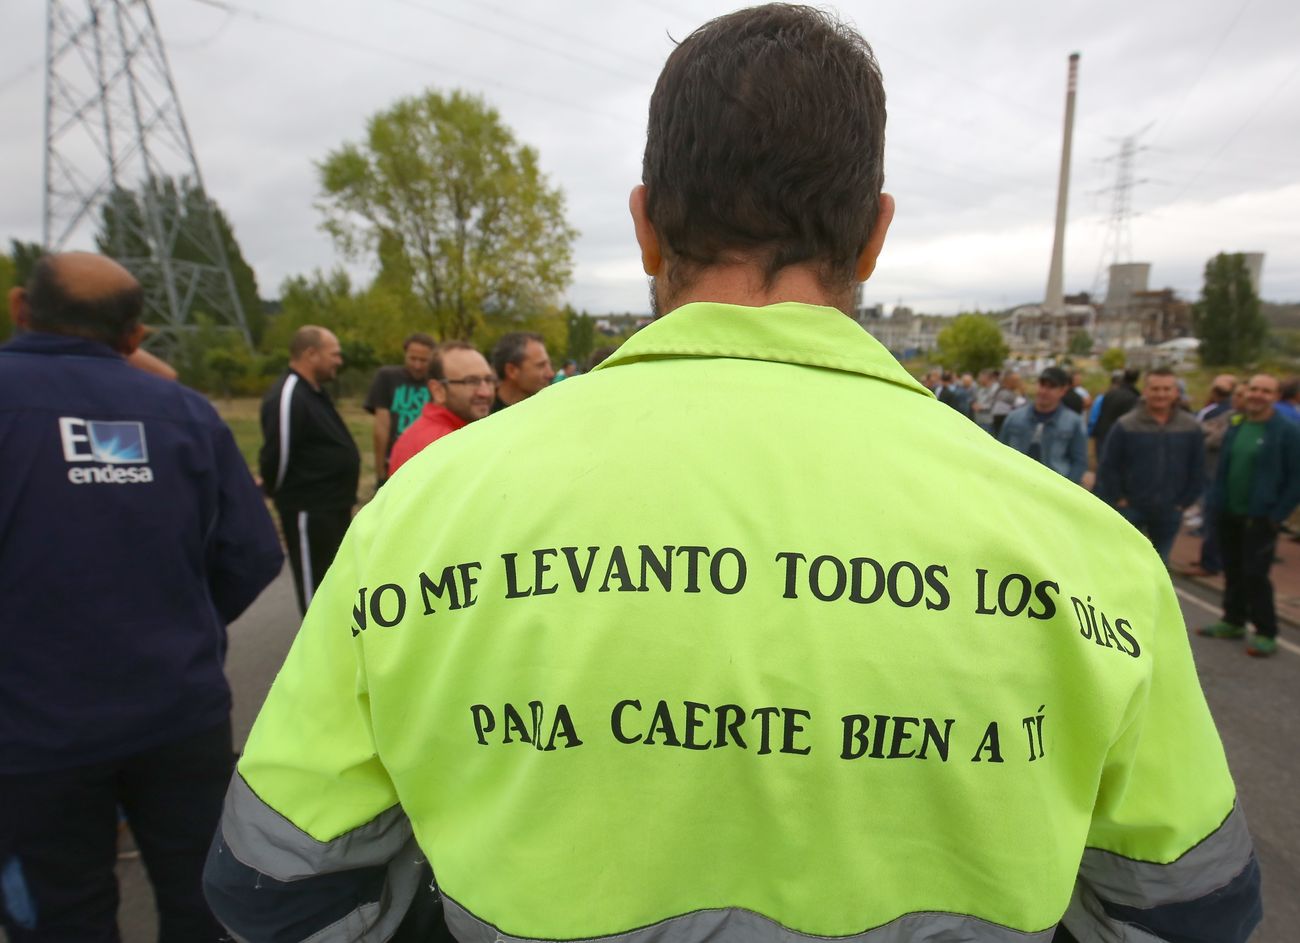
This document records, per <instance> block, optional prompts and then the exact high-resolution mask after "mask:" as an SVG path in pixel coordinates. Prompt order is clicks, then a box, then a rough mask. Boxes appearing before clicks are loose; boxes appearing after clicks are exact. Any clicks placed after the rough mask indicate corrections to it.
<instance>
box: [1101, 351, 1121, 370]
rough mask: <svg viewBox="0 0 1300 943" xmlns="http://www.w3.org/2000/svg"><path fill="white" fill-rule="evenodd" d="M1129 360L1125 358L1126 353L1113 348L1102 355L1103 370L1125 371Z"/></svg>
mask: <svg viewBox="0 0 1300 943" xmlns="http://www.w3.org/2000/svg"><path fill="white" fill-rule="evenodd" d="M1127 362H1128V359H1127V358H1126V357H1125V356H1124V351H1122V350H1120V349H1119V348H1118V347H1111V348H1110V349H1108V350H1107V351H1106V352H1105V353H1104V354H1102V355H1101V368H1102V369H1103V370H1110V371H1115V370H1123V369H1124V365H1125V364H1126V363H1127Z"/></svg>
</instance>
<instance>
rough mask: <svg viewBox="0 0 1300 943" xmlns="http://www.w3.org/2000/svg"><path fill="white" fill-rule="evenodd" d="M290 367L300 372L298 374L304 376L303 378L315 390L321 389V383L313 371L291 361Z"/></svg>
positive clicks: (295, 371)
mask: <svg viewBox="0 0 1300 943" xmlns="http://www.w3.org/2000/svg"><path fill="white" fill-rule="evenodd" d="M289 369H290V370H292V371H293V372H294V373H296V374H298V376H300V377H302V379H303V380H304V381H305V382H306V384H307V385H308V386H310V387H311V388H312V389H313V390H319V389H320V384H319V383H317V382H316V380H315V378H314V377H312V375H311V373H310V372H308V371H307V370H304V369H303V368H302V366H301V365H300V364H295V363H290V364H289Z"/></svg>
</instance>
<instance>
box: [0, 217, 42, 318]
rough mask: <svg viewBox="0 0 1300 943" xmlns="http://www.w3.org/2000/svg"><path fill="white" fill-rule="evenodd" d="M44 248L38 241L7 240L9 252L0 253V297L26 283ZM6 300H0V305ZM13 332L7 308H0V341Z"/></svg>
mask: <svg viewBox="0 0 1300 943" xmlns="http://www.w3.org/2000/svg"><path fill="white" fill-rule="evenodd" d="M43 252H44V250H43V249H42V248H41V246H40V243H36V242H22V241H20V240H18V239H10V240H9V254H8V255H5V254H4V253H0V298H3V297H4V296H7V295H8V294H9V289H10V288H13V287H15V286H18V285H26V284H27V280H28V279H29V278H30V277H31V274H32V267H33V266H34V265H35V264H36V260H37V259H39V258H40V257H41V255H42V253H43ZM4 304H6V302H4V301H0V307H2V306H3V305H4ZM12 334H13V322H12V321H11V320H10V318H9V312H8V310H7V309H6V310H0V343H4V342H5V341H7V340H8V339H9V337H10V335H12Z"/></svg>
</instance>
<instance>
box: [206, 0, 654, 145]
mask: <svg viewBox="0 0 1300 943" xmlns="http://www.w3.org/2000/svg"><path fill="white" fill-rule="evenodd" d="M195 2H196V3H202V4H204V5H205V6H210V7H213V8H215V9H218V10H227V11H229V12H231V13H233V14H235V15H237V16H242V17H244V18H246V19H250V20H254V21H256V22H259V23H264V24H266V25H268V26H274V27H276V28H278V29H283V30H286V31H288V32H292V33H298V34H299V35H303V36H311V37H314V38H316V39H323V40H325V41H327V42H331V43H335V44H337V45H340V46H345V47H347V48H349V49H355V50H357V51H360V52H365V53H369V54H370V55H374V56H382V57H383V58H385V59H389V60H393V59H396V60H398V61H400V62H406V63H409V64H411V65H417V66H420V67H422V68H426V69H430V70H433V71H435V72H444V73H447V74H449V75H455V76H459V77H460V78H461V79H468V80H469V81H470V82H473V83H477V84H479V85H483V86H489V87H494V88H498V89H501V90H503V91H508V92H513V93H515V94H516V95H523V96H525V97H527V98H534V99H537V100H538V101H544V102H547V103H548V104H552V105H558V106H560V107H561V108H567V109H570V110H573V111H579V112H582V113H584V114H588V115H594V116H596V117H598V118H603V119H605V120H607V121H615V122H618V123H635V124H640V121H639V119H637V118H635V117H634V116H632V115H617V114H614V113H612V112H607V111H601V110H599V109H596V108H590V107H588V106H586V105H582V104H579V103H577V102H575V101H573V100H571V99H566V98H555V97H553V96H550V95H544V94H542V93H540V92H537V91H535V90H533V89H528V88H522V87H520V86H517V85H511V84H509V83H507V82H502V81H499V80H497V79H494V78H487V77H485V76H481V75H475V74H473V73H469V72H465V71H463V70H461V69H453V68H449V67H448V66H446V65H444V64H442V63H440V62H435V61H433V60H430V59H424V58H421V57H419V56H413V55H411V54H409V53H405V52H401V51H399V50H396V49H392V48H389V47H385V46H379V45H376V44H374V43H370V42H365V41H363V40H359V39H356V38H354V37H352V36H344V35H341V34H339V33H333V32H330V31H329V30H323V29H321V28H319V27H316V26H311V25H308V24H305V23H297V22H294V21H292V20H286V19H283V18H281V17H278V16H273V15H272V14H269V13H263V12H261V11H260V10H250V9H248V8H246V7H242V6H239V5H237V4H234V3H231V2H229V0H195Z"/></svg>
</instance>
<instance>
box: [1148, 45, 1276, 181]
mask: <svg viewBox="0 0 1300 943" xmlns="http://www.w3.org/2000/svg"><path fill="white" fill-rule="evenodd" d="M1297 75H1300V63H1297V64H1296V66H1295V68H1293V69H1292V70H1291V71H1290V72H1288V73H1287V75H1286V77H1285V78H1284V79H1282V81H1281V82H1279V83H1278V84H1277V85H1275V86H1273V90H1272V91H1271V92H1269V93H1268V94H1267V95H1265V96H1264V98H1263V99H1262V100H1261V101H1260V103H1259V105H1258V106H1257V107H1256V108H1255V110H1254V111H1252V112H1251V113H1250V117H1248V118H1247V119H1246V120H1245V121H1243V122H1242V123H1241V124H1240V125H1238V126H1237V129H1236V130H1235V131H1233V132H1232V133H1231V134H1229V135H1228V138H1227V140H1225V141H1224V142H1223V143H1222V144H1220V145H1219V147H1218V150H1216V151H1215V152H1214V153H1213V154H1211V155H1210V156H1209V157H1208V158H1206V160H1205V162H1204V163H1203V164H1201V167H1200V169H1199V170H1197V171H1196V173H1194V174H1192V178H1191V179H1190V180H1188V181H1187V183H1186V184H1185V185H1184V186H1183V188H1182V189H1181V190H1179V191H1178V195H1177V196H1176V197H1174V198H1173V199H1172V200H1170V201H1169V202H1170V203H1177V202H1178V201H1179V200H1181V199H1182V198H1183V197H1184V196H1185V195H1186V194H1187V191H1188V190H1190V189H1191V188H1192V185H1193V184H1195V183H1196V181H1198V180H1199V179H1201V174H1202V173H1204V172H1205V170H1206V168H1208V167H1209V166H1210V164H1212V163H1214V161H1215V160H1216V159H1217V158H1218V156H1219V155H1220V154H1222V153H1223V152H1224V151H1226V150H1227V149H1228V148H1229V147H1230V146H1231V145H1232V142H1233V141H1235V140H1236V139H1237V136H1238V135H1239V134H1241V132H1242V131H1245V130H1246V128H1248V127H1250V125H1251V123H1252V122H1254V120H1255V119H1256V118H1258V117H1259V116H1260V114H1261V113H1263V111H1264V109H1265V108H1267V107H1268V106H1269V104H1271V103H1272V101H1273V99H1274V98H1276V97H1277V93H1278V92H1280V91H1282V89H1284V88H1285V87H1286V86H1287V85H1288V84H1290V82H1291V80H1292V79H1293V78H1295V77H1296V76H1297Z"/></svg>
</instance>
